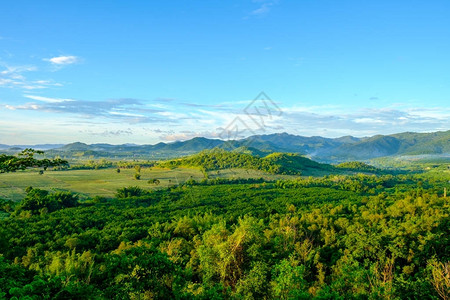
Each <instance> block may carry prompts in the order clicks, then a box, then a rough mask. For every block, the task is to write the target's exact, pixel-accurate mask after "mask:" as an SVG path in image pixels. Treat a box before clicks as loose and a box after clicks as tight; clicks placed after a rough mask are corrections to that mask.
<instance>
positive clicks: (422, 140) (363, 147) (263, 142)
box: [0, 130, 450, 162]
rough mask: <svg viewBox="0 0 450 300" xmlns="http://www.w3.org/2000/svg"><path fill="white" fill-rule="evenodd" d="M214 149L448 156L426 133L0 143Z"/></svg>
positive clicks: (53, 149) (127, 151)
mask: <svg viewBox="0 0 450 300" xmlns="http://www.w3.org/2000/svg"><path fill="white" fill-rule="evenodd" d="M216 147H217V148H222V149H226V150H236V149H237V150H239V149H240V150H241V151H247V152H251V153H252V154H253V155H257V156H265V155H268V154H270V153H272V152H290V153H298V154H302V155H306V156H308V157H310V158H312V159H315V160H318V161H324V162H343V161H350V160H369V159H373V158H377V157H390V156H400V155H423V154H431V155H437V156H444V157H448V156H449V154H450V130H447V131H438V132H431V133H415V132H404V133H398V134H392V135H375V136H372V137H364V138H357V137H352V136H343V137H340V138H325V137H320V136H312V137H305V136H298V135H293V134H288V133H275V134H266V135H254V136H250V137H248V138H245V139H241V140H232V141H223V140H219V139H208V138H204V137H196V138H193V139H190V140H187V141H177V142H172V143H162V142H161V143H157V144H154V145H136V144H123V145H111V144H91V145H88V144H84V143H80V142H76V143H71V144H67V145H60V144H44V145H34V146H31V145H28V146H27V145H15V146H8V145H0V151H3V152H5V151H13V150H14V151H17V150H19V151H20V149H24V148H35V149H40V150H46V153H47V154H48V155H60V156H72V155H75V156H83V157H86V156H88V157H96V158H99V157H116V158H126V157H128V158H129V157H136V158H147V159H164V158H174V157H180V156H184V155H189V154H193V153H197V152H199V151H202V150H205V149H212V148H216Z"/></svg>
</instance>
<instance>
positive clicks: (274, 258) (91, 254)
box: [0, 175, 450, 299]
mask: <svg viewBox="0 0 450 300" xmlns="http://www.w3.org/2000/svg"><path fill="white" fill-rule="evenodd" d="M447 185H448V178H444V177H442V178H440V179H439V178H432V179H427V178H426V177H424V176H422V177H420V178H419V177H415V176H405V175H403V176H391V175H384V176H366V175H358V176H342V175H341V176H328V177H323V178H306V179H297V180H282V181H277V182H265V181H264V180H261V179H233V180H226V179H213V180H202V181H198V180H197V181H196V180H188V181H187V182H186V183H185V184H182V185H180V186H177V187H172V188H168V189H161V190H156V191H146V190H142V189H140V188H139V187H128V188H123V189H120V190H119V191H118V192H117V198H116V199H114V200H105V199H102V198H98V197H97V198H95V199H93V200H88V201H82V202H81V203H78V205H77V206H76V207H70V206H72V205H74V202H73V198H71V197H69V195H68V194H65V193H59V194H58V193H45V192H43V191H41V190H39V189H28V191H27V196H26V197H25V199H24V200H23V201H22V202H21V203H19V204H17V205H16V206H15V207H14V203H3V205H2V206H0V209H2V210H3V213H4V214H6V216H7V218H5V219H3V220H2V221H0V237H1V239H0V253H1V256H0V274H1V275H0V297H6V298H9V297H17V298H21V297H29V298H31V299H42V298H45V297H47V298H60V299H61V298H82V299H89V298H95V299H98V298H103V299H154V298H157V299H167V298H178V299H191V298H198V299H229V298H234V299H242V298H245V299H263V298H267V299H280V298H281V299H288V298H296V299H299V298H300V299H310V298H317V299H352V298H358V299H359V298H362V299H365V298H371V299H379V298H384V299H398V298H417V299H438V298H439V297H442V298H444V299H445V297H448V288H449V286H448V276H449V275H448V268H449V265H448V264H449V259H450V242H449V237H450V232H449V228H450V218H449V208H450V206H449V203H450V201H449V200H450V199H449V198H444V195H443V189H444V187H446V186H447ZM134 195H136V196H134ZM33 199H34V200H33ZM33 201H34V202H33ZM8 205H9V206H8ZM47 206H48V207H51V208H52V209H48V207H47ZM7 211H9V212H7ZM446 276H447V277H446Z"/></svg>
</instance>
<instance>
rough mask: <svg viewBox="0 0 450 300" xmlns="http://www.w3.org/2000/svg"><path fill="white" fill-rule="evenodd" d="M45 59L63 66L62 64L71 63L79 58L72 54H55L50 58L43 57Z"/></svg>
mask: <svg viewBox="0 0 450 300" xmlns="http://www.w3.org/2000/svg"><path fill="white" fill-rule="evenodd" d="M44 60H45V61H49V62H51V63H52V64H54V65H58V66H63V65H71V64H74V63H77V62H79V61H80V58H79V57H77V56H73V55H68V56H64V55H62V56H55V57H52V58H45V59H44Z"/></svg>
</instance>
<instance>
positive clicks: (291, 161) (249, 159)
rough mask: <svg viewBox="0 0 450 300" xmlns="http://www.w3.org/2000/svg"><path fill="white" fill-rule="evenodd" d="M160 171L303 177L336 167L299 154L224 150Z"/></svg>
mask: <svg viewBox="0 0 450 300" xmlns="http://www.w3.org/2000/svg"><path fill="white" fill-rule="evenodd" d="M159 166H161V167H168V168H175V167H194V168H200V169H202V170H204V171H212V170H223V169H230V168H243V169H254V170H261V171H265V172H268V173H272V174H289V175H300V174H301V173H302V172H303V171H307V170H311V169H315V170H331V169H332V168H333V167H332V166H330V165H327V164H321V163H318V162H315V161H312V160H310V159H308V158H306V157H303V156H301V155H299V154H293V153H272V154H269V155H267V156H265V157H262V158H261V157H256V156H253V155H251V154H248V153H241V152H239V151H232V152H229V151H226V150H223V149H213V150H204V151H202V152H200V153H198V154H195V155H191V156H187V157H183V158H180V159H174V160H169V161H164V162H161V163H160V164H159Z"/></svg>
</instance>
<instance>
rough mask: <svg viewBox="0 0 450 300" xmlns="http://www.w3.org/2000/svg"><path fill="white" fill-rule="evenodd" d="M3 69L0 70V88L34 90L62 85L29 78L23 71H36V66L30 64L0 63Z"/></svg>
mask: <svg viewBox="0 0 450 300" xmlns="http://www.w3.org/2000/svg"><path fill="white" fill-rule="evenodd" d="M0 66H1V67H3V68H4V69H3V70H1V69H0V70H1V71H0V88H11V89H24V90H36V89H45V88H49V87H52V86H62V85H61V84H60V83H56V82H53V81H52V80H29V79H27V78H26V77H25V75H24V73H27V72H34V71H37V70H38V68H37V67H35V66H30V65H22V66H11V65H7V64H0Z"/></svg>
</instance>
